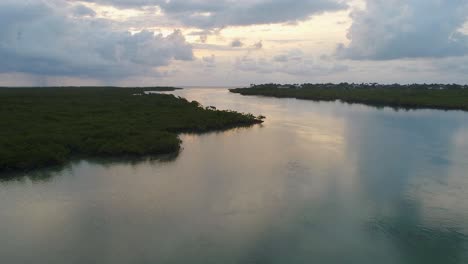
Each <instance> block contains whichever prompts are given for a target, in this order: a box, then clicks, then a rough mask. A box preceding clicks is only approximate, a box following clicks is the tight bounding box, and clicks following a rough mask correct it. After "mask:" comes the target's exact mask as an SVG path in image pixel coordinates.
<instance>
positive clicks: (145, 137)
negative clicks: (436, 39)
mask: <svg viewBox="0 0 468 264" xmlns="http://www.w3.org/2000/svg"><path fill="white" fill-rule="evenodd" d="M175 89H176V88H172V87H151V88H150V87H146V88H128V89H117V88H115V87H60V88H58V87H52V88H51V87H44V88H42V89H37V88H26V87H25V88H23V89H16V88H0V120H2V129H1V130H0V173H3V172H11V171H27V170H33V169H38V168H43V167H49V166H56V165H63V164H65V163H67V162H68V161H70V160H72V159H73V158H75V157H82V158H86V157H89V158H94V157H142V156H152V155H160V154H169V153H175V152H178V151H179V149H180V144H181V141H180V139H179V137H178V134H179V133H183V132H196V133H203V132H210V131H218V130H226V129H229V128H235V127H243V126H251V125H254V124H259V123H262V122H263V121H262V120H261V118H260V117H255V116H253V115H251V114H244V113H238V112H234V111H229V110H217V109H216V108H214V107H206V108H205V107H203V106H201V105H200V104H199V103H198V102H196V101H192V102H189V101H187V100H186V99H183V98H180V97H176V96H174V95H171V94H158V93H154V94H146V95H144V94H145V92H147V91H174V90H175ZM134 95H142V96H134ZM0 177H2V176H1V174H0Z"/></svg>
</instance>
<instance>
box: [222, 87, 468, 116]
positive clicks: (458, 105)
mask: <svg viewBox="0 0 468 264" xmlns="http://www.w3.org/2000/svg"><path fill="white" fill-rule="evenodd" d="M467 87H468V86H462V85H443V84H431V85H429V84H420V85H418V84H415V85H398V84H393V85H377V84H348V83H343V84H303V85H279V84H263V85H253V86H251V87H250V88H235V89H229V91H230V92H231V93H237V94H241V95H244V96H265V97H275V98H295V99H301V100H311V101H317V102H321V101H323V102H335V101H340V102H342V103H347V104H362V105H367V106H371V107H376V108H382V107H390V108H394V109H404V110H413V109H414V110H417V109H434V110H443V111H452V110H458V111H468V88H467Z"/></svg>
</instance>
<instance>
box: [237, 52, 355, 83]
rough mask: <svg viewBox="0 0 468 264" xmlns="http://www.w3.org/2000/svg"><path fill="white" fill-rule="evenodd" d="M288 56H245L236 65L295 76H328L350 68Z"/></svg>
mask: <svg viewBox="0 0 468 264" xmlns="http://www.w3.org/2000/svg"><path fill="white" fill-rule="evenodd" d="M294 52H299V51H293V53H294ZM288 56H290V55H288V54H282V55H279V56H277V57H275V58H273V59H266V58H254V57H249V56H245V57H242V58H238V59H237V60H236V62H235V65H234V66H235V68H236V69H237V70H240V71H246V72H256V73H259V74H272V73H284V74H289V75H293V76H308V77H313V76H326V75H329V74H334V73H340V72H344V71H347V70H348V66H347V65H344V64H338V63H335V62H326V61H321V60H316V59H313V58H302V59H301V60H297V59H295V58H296V57H292V58H293V59H292V60H289V57H288ZM280 57H281V58H280ZM278 58H280V59H278Z"/></svg>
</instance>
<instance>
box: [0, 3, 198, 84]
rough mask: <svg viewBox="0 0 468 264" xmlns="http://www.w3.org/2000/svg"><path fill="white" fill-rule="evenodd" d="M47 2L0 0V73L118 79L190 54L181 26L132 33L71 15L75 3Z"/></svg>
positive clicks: (189, 57) (74, 10) (108, 24)
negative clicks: (168, 30) (163, 31)
mask: <svg viewBox="0 0 468 264" xmlns="http://www.w3.org/2000/svg"><path fill="white" fill-rule="evenodd" d="M51 2H52V1H40V0H38V1H34V2H32V1H24V2H23V1H9V0H6V1H2V2H1V3H0V24H1V25H2V27H0V57H1V58H2V60H1V61H0V72H23V73H32V74H41V75H53V76H86V77H108V78H116V77H117V78H118V77H126V76H129V75H139V74H157V73H156V72H154V71H153V70H152V68H157V67H160V66H166V65H168V64H169V63H170V62H171V61H172V60H192V59H193V53H192V46H191V45H189V44H188V43H187V42H186V41H185V39H184V37H183V36H182V34H181V32H179V31H174V33H172V34H170V35H168V36H163V35H161V34H158V35H155V34H154V33H153V32H149V31H142V32H140V33H137V34H131V33H129V32H127V31H119V30H115V29H114V28H113V25H112V24H111V23H110V22H109V21H106V20H101V19H92V18H89V17H88V18H86V19H81V18H80V17H74V16H76V9H74V8H73V6H70V5H68V4H64V2H63V1H56V2H57V3H59V4H51ZM84 11H85V10H84V9H81V14H83V12H84ZM79 13H80V12H79ZM84 13H86V12H84ZM88 13H89V12H88Z"/></svg>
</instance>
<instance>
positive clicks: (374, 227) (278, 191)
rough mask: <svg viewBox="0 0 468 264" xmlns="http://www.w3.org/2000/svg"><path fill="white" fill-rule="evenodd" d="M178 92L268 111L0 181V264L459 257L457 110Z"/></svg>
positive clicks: (461, 188)
mask: <svg viewBox="0 0 468 264" xmlns="http://www.w3.org/2000/svg"><path fill="white" fill-rule="evenodd" d="M176 94H178V95H180V96H183V97H186V98H188V99H190V100H198V101H200V102H201V103H202V104H204V105H214V106H216V107H218V108H222V109H233V110H238V111H244V112H252V113H254V114H264V115H266V116H267V117H268V119H267V122H266V123H265V124H264V125H263V126H255V127H252V128H247V129H245V128H244V129H237V130H230V131H227V132H222V133H212V134H205V135H183V136H182V139H183V141H184V143H183V147H184V150H183V151H182V152H181V153H180V155H179V156H178V157H172V158H171V157H167V158H165V159H163V160H146V161H134V162H129V161H110V160H109V161H80V162H74V163H72V164H70V165H69V166H67V167H65V168H61V169H55V170H45V171H38V172H34V173H31V174H28V175H23V176H21V177H17V178H13V179H11V180H8V181H3V182H0V263H13V264H16V263H47V264H49V263H77V264H78V263H80V264H81V263H203V264H207V263H216V264H219V263H223V264H225V263H332V264H333V263H360V264H361V263H363V264H366V263H424V264H428V263H460V264H462V263H468V113H463V112H443V111H430V110H422V111H410V112H405V111H394V110H391V109H381V110H379V109H375V108H370V107H366V106H362V105H346V104H341V103H316V102H311V101H300V100H294V99H274V98H262V97H242V96H240V95H234V94H229V93H228V92H227V90H225V89H187V90H184V91H178V92H176Z"/></svg>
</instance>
